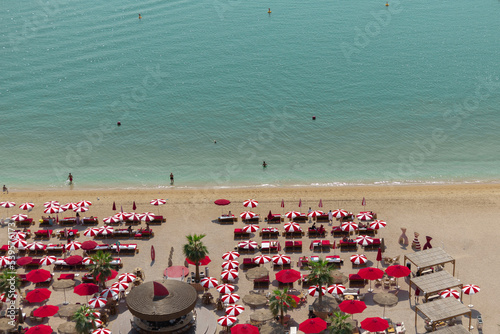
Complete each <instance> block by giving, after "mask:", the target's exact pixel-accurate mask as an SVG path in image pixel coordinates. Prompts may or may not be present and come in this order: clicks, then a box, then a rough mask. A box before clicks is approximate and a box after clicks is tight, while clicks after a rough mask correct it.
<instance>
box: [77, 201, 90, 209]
mask: <svg viewBox="0 0 500 334" xmlns="http://www.w3.org/2000/svg"><path fill="white" fill-rule="evenodd" d="M76 205H78V206H84V207H86V208H88V207H89V206H91V205H92V202H91V201H80V202H78V203H76ZM73 210H74V209H73Z"/></svg>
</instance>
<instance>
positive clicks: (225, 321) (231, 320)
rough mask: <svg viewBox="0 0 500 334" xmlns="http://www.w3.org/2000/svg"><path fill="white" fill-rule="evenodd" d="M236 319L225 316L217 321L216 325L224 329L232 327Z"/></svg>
mask: <svg viewBox="0 0 500 334" xmlns="http://www.w3.org/2000/svg"><path fill="white" fill-rule="evenodd" d="M236 321H238V319H237V318H236V317H233V316H232V315H225V316H223V317H220V318H219V319H217V323H218V324H219V325H221V326H224V327H229V326H232V325H233V324H234V323H235V322H236Z"/></svg>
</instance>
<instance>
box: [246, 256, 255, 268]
mask: <svg viewBox="0 0 500 334" xmlns="http://www.w3.org/2000/svg"><path fill="white" fill-rule="evenodd" d="M257 266H258V264H256V263H255V262H253V259H252V258H249V257H246V258H244V259H243V269H249V268H254V267H257Z"/></svg>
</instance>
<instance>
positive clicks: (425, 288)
mask: <svg viewBox="0 0 500 334" xmlns="http://www.w3.org/2000/svg"><path fill="white" fill-rule="evenodd" d="M412 285H415V286H416V287H417V288H418V289H419V290H420V291H422V292H423V294H424V298H425V300H426V301H427V299H428V298H429V296H430V295H435V294H438V293H439V292H440V291H443V290H446V289H451V288H455V287H460V291H461V289H462V287H463V283H462V282H460V281H459V280H458V279H456V278H455V277H453V276H451V274H450V273H449V272H447V271H444V270H442V271H438V272H437V273H433V274H428V275H422V276H419V277H415V278H411V279H410V283H409V286H408V293H409V297H408V298H411V286H412ZM461 294H462V293H461ZM460 299H462V295H461V296H460Z"/></svg>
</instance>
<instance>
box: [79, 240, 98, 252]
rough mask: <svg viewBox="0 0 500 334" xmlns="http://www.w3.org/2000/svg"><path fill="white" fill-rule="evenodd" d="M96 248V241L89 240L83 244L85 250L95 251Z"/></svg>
mask: <svg viewBox="0 0 500 334" xmlns="http://www.w3.org/2000/svg"><path fill="white" fill-rule="evenodd" d="M96 247H97V242H95V241H94V240H88V241H84V242H83V243H82V249H83V250H91V249H94V248H96Z"/></svg>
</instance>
